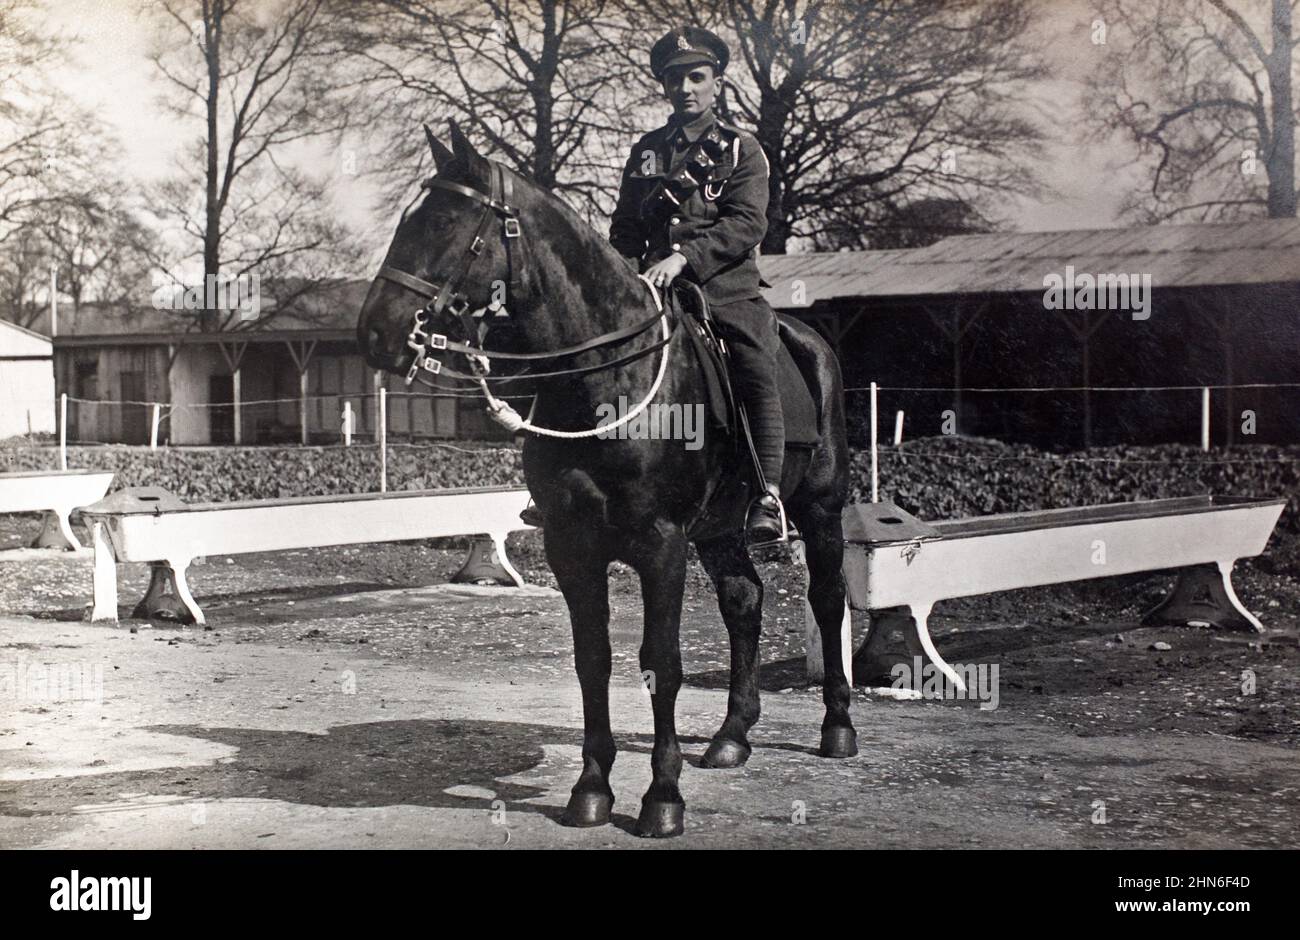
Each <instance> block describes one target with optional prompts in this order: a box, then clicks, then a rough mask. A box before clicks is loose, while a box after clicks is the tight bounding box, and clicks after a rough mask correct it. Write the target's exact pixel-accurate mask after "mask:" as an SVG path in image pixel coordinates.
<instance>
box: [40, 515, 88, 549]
mask: <svg viewBox="0 0 1300 940" xmlns="http://www.w3.org/2000/svg"><path fill="white" fill-rule="evenodd" d="M71 512H72V511H71V510H70V509H50V510H47V511H46V513H45V516H44V518H42V519H41V531H40V534H39V535H37V536H36V540H35V541H34V542H32V545H31V547H32V548H63V549H70V550H71V551H74V552H75V551H79V550H80V549H81V547H82V545H81V542H80V541H78V540H77V536H76V534H75V533H74V532H73V531H72V524H71V522H70V521H69V520H68V516H69V515H71Z"/></svg>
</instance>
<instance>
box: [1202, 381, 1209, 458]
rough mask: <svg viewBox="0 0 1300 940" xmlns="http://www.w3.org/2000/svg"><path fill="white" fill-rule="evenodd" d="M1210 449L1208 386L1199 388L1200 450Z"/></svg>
mask: <svg viewBox="0 0 1300 940" xmlns="http://www.w3.org/2000/svg"><path fill="white" fill-rule="evenodd" d="M1209 449H1210V387H1209V386H1208V385H1207V386H1205V387H1204V388H1202V389H1201V450H1204V451H1208V450H1209Z"/></svg>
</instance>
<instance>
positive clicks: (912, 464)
mask: <svg viewBox="0 0 1300 940" xmlns="http://www.w3.org/2000/svg"><path fill="white" fill-rule="evenodd" d="M870 460H871V458H870V454H869V453H868V452H866V451H855V452H853V455H852V494H851V496H852V498H853V499H855V500H866V499H869V498H870V492H871V476H870V467H871V463H870ZM68 463H69V466H72V467H93V468H102V469H111V470H114V471H116V472H117V474H118V476H117V479H116V481H115V483H114V486H115V488H120V487H125V486H161V487H164V488H166V489H169V490H171V491H172V492H174V493H176V494H177V495H178V496H180V497H181V498H182V499H185V500H187V501H190V502H200V501H216V502H224V501H229V500H236V499H270V498H278V497H287V496H313V495H326V494H334V493H355V492H366V491H372V492H373V491H376V490H378V489H379V460H378V456H377V453H376V450H375V448H374V447H373V446H354V447H338V446H335V447H298V446H293V447H204V448H161V449H159V450H157V451H150V450H149V449H148V448H144V447H129V446H119V445H108V446H94V447H90V446H78V447H70V448H69V454H68ZM57 465H58V452H57V450H56V449H54V448H51V447H42V446H37V447H33V446H28V445H25V444H17V443H8V444H5V445H3V446H0V468H3V469H10V470H24V469H30V470H37V469H52V468H54V467H56V466H57ZM880 480H881V496H882V498H885V499H891V500H893V501H894V502H895V503H897V504H898V505H899V506H901V507H902V508H904V509H906V510H907V511H909V512H911V513H913V514H915V515H917V516H919V517H921V518H923V519H946V518H955V517H960V516H974V515H985V514H988V513H996V512H1022V511H1027V510H1033V509H1055V508H1060V507H1065V506H1083V505H1092V504H1096V503H1108V502H1121V501H1127V500H1134V499H1158V498H1162V497H1169V496H1190V495H1196V494H1200V493H1219V494H1230V495H1249V496H1286V497H1288V499H1289V502H1288V506H1287V511H1286V513H1285V515H1284V517H1283V526H1284V527H1286V528H1288V529H1290V530H1292V531H1300V447H1297V446H1289V447H1271V446H1243V447H1234V448H1228V449H1219V450H1214V451H1211V452H1210V453H1203V452H1202V451H1200V450H1198V449H1196V448H1194V447H1186V446H1182V445H1163V446H1155V447H1108V448H1093V449H1091V450H1088V451H1081V452H1077V453H1074V454H1066V455H1058V454H1050V453H1046V452H1043V451H1039V450H1036V449H1034V448H1032V447H1029V446H1027V445H1020V444H1003V443H1000V442H997V441H989V440H977V439H970V438H926V439H920V440H916V441H910V442H907V443H905V444H904V445H903V446H902V447H900V448H893V447H886V448H882V450H881V453H880ZM522 483H523V471H522V469H521V467H520V459H519V451H518V449H517V448H515V447H513V446H511V445H509V444H481V443H458V444H456V445H448V444H422V445H421V444H417V445H392V446H390V447H389V461H388V487H389V489H391V490H409V489H433V488H441V487H454V486H486V485H500V484H519V485H522Z"/></svg>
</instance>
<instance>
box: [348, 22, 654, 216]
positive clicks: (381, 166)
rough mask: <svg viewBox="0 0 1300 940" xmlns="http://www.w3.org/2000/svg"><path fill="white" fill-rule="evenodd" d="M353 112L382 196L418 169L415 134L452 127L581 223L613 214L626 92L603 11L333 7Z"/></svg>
mask: <svg viewBox="0 0 1300 940" xmlns="http://www.w3.org/2000/svg"><path fill="white" fill-rule="evenodd" d="M340 6H341V8H342V10H343V11H344V12H343V13H342V14H341V15H342V16H344V17H346V19H347V22H348V29H347V36H346V44H347V46H348V48H349V51H350V52H351V54H352V56H353V62H354V63H355V64H356V67H357V69H358V72H357V74H356V75H355V78H356V79H357V81H358V84H359V87H360V89H361V94H360V95H359V96H358V100H359V102H360V103H361V105H362V108H363V110H364V111H365V112H366V113H367V114H368V120H367V122H366V124H367V126H368V127H374V126H378V127H381V128H383V133H381V134H380V135H379V136H378V140H379V141H380V147H381V149H382V153H383V154H384V159H383V160H382V161H372V166H374V167H375V168H376V169H377V171H378V173H379V175H380V176H381V177H383V182H384V183H385V184H386V186H385V189H386V193H387V194H388V195H390V196H391V195H393V194H394V192H395V191H401V190H405V189H406V188H407V187H408V186H409V184H410V182H411V175H410V174H411V172H412V170H411V168H412V167H414V166H416V165H418V164H419V163H420V162H421V161H422V160H427V159H428V148H427V147H426V146H425V144H424V139H423V135H421V134H419V133H418V125H419V123H420V122H422V121H423V122H427V123H430V124H432V125H433V126H435V127H442V126H445V120H446V118H449V117H454V118H456V120H457V121H458V122H459V123H460V124H461V126H462V128H463V129H464V130H465V132H466V133H467V135H468V136H469V137H470V138H471V139H472V140H473V141H474V142H475V144H476V145H477V146H479V148H480V150H481V151H482V152H485V153H488V154H490V155H493V156H495V157H496V158H498V159H500V160H502V161H504V162H505V163H506V164H507V165H509V166H511V167H513V168H514V169H516V170H518V171H520V172H522V173H524V174H526V175H527V176H529V177H530V178H532V179H533V180H534V181H535V182H537V183H539V184H540V185H542V186H545V187H547V188H548V189H550V190H552V191H553V192H555V193H557V194H558V195H560V196H562V197H564V198H565V199H567V200H568V201H569V203H570V204H571V205H572V206H573V207H574V208H575V209H577V210H578V211H579V212H582V213H584V214H585V215H586V217H587V218H588V219H589V220H591V219H594V218H595V217H596V216H599V215H604V214H607V213H608V212H609V211H611V210H612V208H613V203H614V199H615V197H616V196H617V191H618V168H619V167H621V166H622V162H623V159H624V156H625V154H622V153H620V152H619V150H618V137H619V134H620V133H621V132H623V131H625V128H624V127H623V126H622V122H623V119H624V117H625V115H626V111H627V109H628V107H629V106H630V105H632V104H634V103H635V102H634V101H630V100H629V89H632V90H638V91H639V93H640V94H642V95H644V94H645V90H644V89H643V88H642V87H641V83H639V82H636V81H634V80H633V74H632V73H633V71H634V67H633V66H631V65H630V64H629V63H628V62H627V61H626V60H625V59H623V57H621V56H620V55H618V54H617V50H618V48H619V47H620V46H621V44H622V43H623V42H624V37H625V35H626V33H627V31H628V30H627V26H626V24H625V23H624V22H623V21H622V20H621V19H620V18H619V17H618V16H617V15H615V14H616V13H617V10H616V8H615V5H614V4H613V3H611V2H609V0H567V2H561V0H363V2H359V3H358V2H341V4H340Z"/></svg>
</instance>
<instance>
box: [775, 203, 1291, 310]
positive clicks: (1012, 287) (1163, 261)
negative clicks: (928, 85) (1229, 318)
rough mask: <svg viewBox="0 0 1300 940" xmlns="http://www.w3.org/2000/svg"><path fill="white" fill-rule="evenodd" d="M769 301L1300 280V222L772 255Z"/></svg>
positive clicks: (1013, 236)
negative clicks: (1085, 282)
mask: <svg viewBox="0 0 1300 940" xmlns="http://www.w3.org/2000/svg"><path fill="white" fill-rule="evenodd" d="M759 266H760V269H761V270H762V272H763V276H764V277H765V278H766V279H767V281H768V283H770V284H772V285H773V286H772V288H771V289H770V290H767V291H765V296H766V297H767V299H768V302H769V303H771V304H772V305H773V306H774V307H783V308H786V309H789V308H792V307H797V306H799V304H798V303H796V302H793V301H792V296H793V291H794V288H795V284H794V282H795V281H798V280H802V281H804V298H803V299H804V301H805V305H808V304H812V303H815V302H817V301H819V300H832V299H835V298H838V297H909V296H919V295H923V294H1005V293H1019V292H1041V291H1042V290H1043V289H1044V287H1043V279H1044V278H1045V277H1046V276H1047V275H1049V274H1053V273H1055V274H1059V275H1061V276H1062V277H1064V276H1065V274H1066V267H1067V266H1070V267H1073V268H1074V271H1075V274H1076V275H1079V274H1084V273H1087V274H1091V275H1094V276H1096V275H1098V274H1130V275H1132V274H1137V275H1143V274H1149V275H1150V276H1151V283H1152V286H1153V287H1156V288H1160V287H1199V286H1222V285H1230V284H1269V283H1300V219H1258V220H1254V221H1249V222H1226V223H1211V224H1204V225H1159V226H1141V227H1136V228H1122V229H1088V230H1080V231H1067V232H996V233H992V234H987V235H954V236H951V237H949V238H945V239H943V240H941V241H938V242H935V243H934V244H933V245H927V246H926V247H924V248H913V249H905V250H898V251H849V252H833V253H830V252H827V253H816V254H805V255H770V256H766V257H763V258H761V259H760V260H759Z"/></svg>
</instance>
